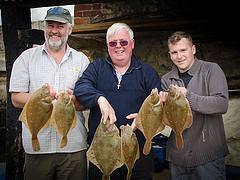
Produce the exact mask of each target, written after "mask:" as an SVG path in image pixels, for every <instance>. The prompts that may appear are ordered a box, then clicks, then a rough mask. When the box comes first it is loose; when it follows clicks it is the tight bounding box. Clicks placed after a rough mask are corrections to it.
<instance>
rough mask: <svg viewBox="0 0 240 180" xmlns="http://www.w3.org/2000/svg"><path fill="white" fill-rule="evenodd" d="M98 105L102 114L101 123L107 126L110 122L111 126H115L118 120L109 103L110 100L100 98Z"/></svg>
mask: <svg viewBox="0 0 240 180" xmlns="http://www.w3.org/2000/svg"><path fill="white" fill-rule="evenodd" d="M98 105H99V108H100V110H101V113H102V117H101V122H103V124H106V123H107V121H109V122H108V123H109V124H114V123H115V122H116V120H117V118H116V115H115V111H114V109H113V108H112V106H111V105H110V103H109V102H108V100H107V99H106V98H105V97H103V96H100V97H99V98H98Z"/></svg>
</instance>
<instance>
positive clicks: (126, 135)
mask: <svg viewBox="0 0 240 180" xmlns="http://www.w3.org/2000/svg"><path fill="white" fill-rule="evenodd" d="M120 129H121V153H122V161H123V163H124V164H125V165H126V166H127V169H128V174H127V178H126V180H130V179H131V175H132V169H133V166H134V164H135V162H136V161H137V159H139V157H140V150H139V144H138V140H137V137H136V135H135V133H134V132H133V130H132V128H131V126H129V125H126V126H125V125H122V126H121V127H120Z"/></svg>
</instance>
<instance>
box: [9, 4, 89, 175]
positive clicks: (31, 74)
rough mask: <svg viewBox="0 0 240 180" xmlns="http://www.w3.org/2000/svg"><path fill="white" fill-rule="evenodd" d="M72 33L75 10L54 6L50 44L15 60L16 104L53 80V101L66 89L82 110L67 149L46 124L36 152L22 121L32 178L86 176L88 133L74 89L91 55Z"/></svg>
mask: <svg viewBox="0 0 240 180" xmlns="http://www.w3.org/2000/svg"><path fill="white" fill-rule="evenodd" d="M71 32H72V17H71V14H70V12H69V11H68V10H67V9H64V8H62V7H54V8H50V9H49V10H48V11H47V15H46V17H45V19H44V35H45V43H44V44H43V45H40V46H37V47H34V48H30V49H28V50H26V51H24V52H23V53H22V54H21V55H20V56H19V57H18V58H17V59H16V61H15V62H14V64H13V69H12V74H11V79H10V88H9V91H10V92H11V98H12V103H13V105H14V106H15V107H18V108H23V106H24V105H25V104H26V102H27V101H28V100H29V98H30V96H31V94H32V93H33V92H34V91H36V90H37V89H38V88H40V87H41V86H43V85H44V84H46V83H47V84H48V86H49V87H50V94H51V97H52V99H53V100H54V99H57V97H58V93H59V92H60V91H62V90H65V91H67V92H68V93H69V95H70V96H71V98H72V100H73V102H74V104H75V107H76V110H77V111H76V114H77V123H76V126H75V127H74V128H72V129H70V131H69V132H68V135H67V144H66V146H65V147H63V148H61V147H60V142H61V138H62V136H61V135H60V134H59V133H58V132H57V131H56V129H55V128H53V127H45V128H43V129H41V130H40V132H39V133H38V135H37V136H38V140H39V144H40V150H38V151H36V150H35V151H34V150H33V148H32V136H31V133H30V131H29V130H28V127H27V126H26V125H25V123H22V138H23V147H24V150H25V164H24V179H26V180H33V179H34V180H54V179H56V180H59V179H61V180H67V179H68V180H69V179H70V180H79V179H81V180H85V179H86V169H87V168H86V164H87V163H86V162H87V161H86V148H87V142H86V135H87V133H86V128H85V127H84V117H83V114H82V112H81V111H80V110H82V109H81V105H80V104H78V103H77V102H76V101H75V97H74V96H73V95H72V89H73V88H74V84H75V81H76V80H77V79H78V78H79V77H80V76H81V75H82V73H83V71H84V70H85V69H86V67H87V66H88V64H89V60H88V58H87V56H86V55H84V54H83V53H82V52H78V51H76V50H74V49H72V48H71V47H69V45H68V44H67V40H68V36H69V35H70V34H71Z"/></svg>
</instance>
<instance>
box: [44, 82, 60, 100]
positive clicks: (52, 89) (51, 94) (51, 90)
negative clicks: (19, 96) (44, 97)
mask: <svg viewBox="0 0 240 180" xmlns="http://www.w3.org/2000/svg"><path fill="white" fill-rule="evenodd" d="M45 85H46V86H48V88H49V92H50V96H51V98H52V100H54V99H56V95H57V92H56V91H55V90H54V88H53V87H52V86H50V84H48V83H46V84H45Z"/></svg>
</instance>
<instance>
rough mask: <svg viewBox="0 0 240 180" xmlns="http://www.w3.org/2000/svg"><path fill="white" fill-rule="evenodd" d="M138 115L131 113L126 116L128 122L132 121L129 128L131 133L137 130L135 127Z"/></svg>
mask: <svg viewBox="0 0 240 180" xmlns="http://www.w3.org/2000/svg"><path fill="white" fill-rule="evenodd" d="M137 115H138V113H132V114H129V115H127V117H126V118H127V119H129V120H133V122H132V124H131V128H132V130H133V131H135V130H136V129H137V126H136V117H137Z"/></svg>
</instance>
